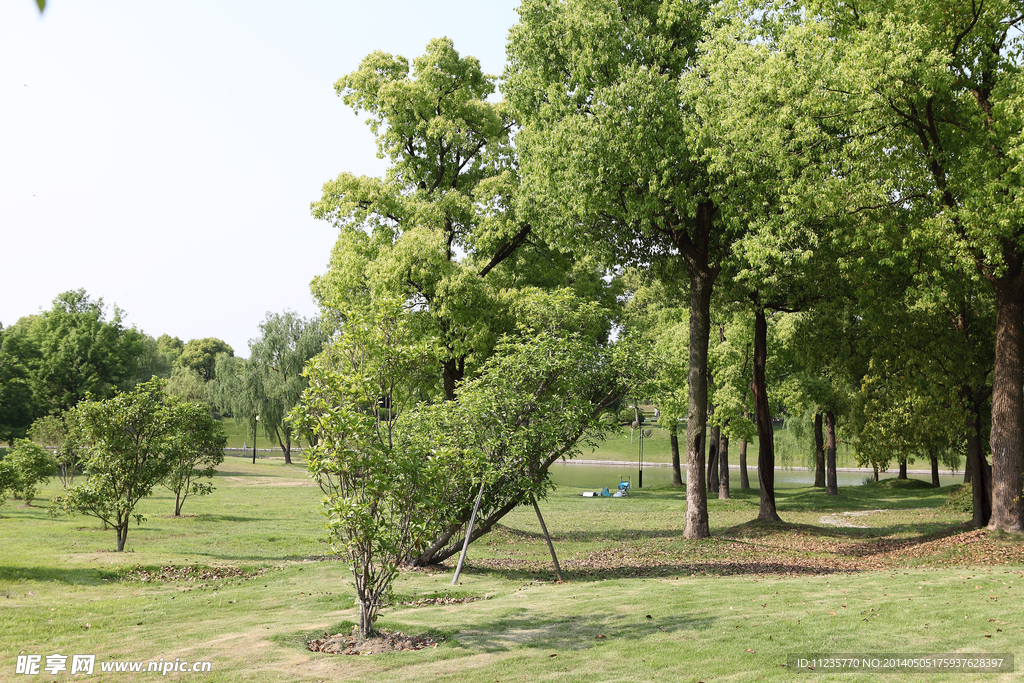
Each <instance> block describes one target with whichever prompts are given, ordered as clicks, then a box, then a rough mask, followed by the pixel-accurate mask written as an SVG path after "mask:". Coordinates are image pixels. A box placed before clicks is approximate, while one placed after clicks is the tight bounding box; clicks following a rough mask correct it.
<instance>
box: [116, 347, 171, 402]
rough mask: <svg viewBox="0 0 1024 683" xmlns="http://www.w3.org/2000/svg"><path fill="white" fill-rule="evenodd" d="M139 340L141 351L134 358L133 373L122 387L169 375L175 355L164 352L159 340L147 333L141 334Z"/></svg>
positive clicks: (164, 377) (129, 386) (165, 377)
mask: <svg viewBox="0 0 1024 683" xmlns="http://www.w3.org/2000/svg"><path fill="white" fill-rule="evenodd" d="M164 336H166V335H164ZM141 342H142V353H141V354H140V355H139V357H138V359H137V360H136V369H135V374H134V375H133V376H132V377H131V378H130V379H128V380H127V382H125V383H124V386H122V388H123V389H129V388H131V387H133V386H135V385H136V384H141V383H142V382H148V381H149V380H151V379H153V378H154V377H160V378H161V379H167V378H168V377H170V376H171V369H172V367H173V364H174V358H175V357H174V356H171V355H169V354H168V353H166V352H165V351H164V349H163V348H161V346H160V342H159V341H158V340H156V339H153V338H152V337H150V336H149V335H148V334H144V335H142V339H141Z"/></svg>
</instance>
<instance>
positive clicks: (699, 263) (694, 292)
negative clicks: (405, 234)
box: [503, 0, 743, 538]
mask: <svg viewBox="0 0 1024 683" xmlns="http://www.w3.org/2000/svg"><path fill="white" fill-rule="evenodd" d="M709 11H710V3H705V2H693V3H681V2H678V3H677V2H670V3H666V2H660V1H655V0H651V1H647V2H614V1H611V0H570V1H567V2H559V3H552V2H547V1H546V0H527V1H526V2H524V3H523V4H522V6H521V7H520V8H519V18H520V23H519V24H518V25H517V26H515V27H514V28H513V29H512V32H511V34H510V39H509V49H508V57H509V66H508V68H507V71H506V75H505V85H504V86H503V90H504V91H505V93H506V94H507V96H508V97H509V100H510V102H511V103H512V106H513V107H514V108H515V110H516V115H517V117H519V118H520V120H521V123H522V126H523V127H522V130H521V131H520V132H519V133H518V134H517V137H516V144H517V149H518V151H519V154H520V160H521V161H520V164H521V171H520V172H521V174H522V177H523V191H522V193H521V194H520V197H521V198H522V202H521V204H520V209H519V211H520V214H521V215H523V216H524V217H526V218H527V219H528V220H530V221H531V223H532V224H534V225H536V226H537V229H538V230H539V231H541V232H542V234H544V235H545V237H547V238H548V239H551V240H552V241H553V242H555V243H556V244H560V245H564V246H571V247H572V248H575V249H589V250H591V252H592V253H594V254H595V255H596V256H599V257H600V258H601V259H602V260H603V262H604V263H606V264H609V265H611V264H622V265H634V266H637V267H647V266H648V265H649V264H651V263H652V262H662V263H664V262H674V263H676V264H679V265H680V266H681V267H682V269H684V270H685V272H686V273H687V277H688V280H689V325H690V330H689V371H688V382H687V386H688V392H689V397H688V403H689V406H688V422H687V425H688V426H687V437H686V460H687V484H688V485H687V489H686V491H687V507H686V525H685V531H684V534H685V536H686V537H687V538H702V537H706V536H708V535H709V533H710V532H709V526H708V516H707V496H706V492H705V474H704V447H705V436H706V434H705V432H706V421H707V408H708V403H707V392H708V376H707V361H708V340H709V335H710V332H711V314H710V304H711V295H712V292H713V289H714V286H715V283H716V281H717V280H718V276H719V274H720V273H721V271H722V267H723V264H724V261H725V259H726V258H727V256H728V254H729V252H730V248H731V245H732V243H733V241H734V239H735V237H736V235H737V234H739V233H741V232H742V230H743V226H742V225H739V224H737V223H732V222H730V221H729V220H727V213H725V212H726V211H727V209H728V206H727V203H723V198H724V195H723V193H722V187H723V186H721V185H720V184H719V181H720V180H722V178H720V177H717V176H716V175H715V174H714V173H712V172H711V170H710V169H709V167H708V165H707V164H706V163H705V162H704V159H703V157H704V148H705V146H707V145H709V144H712V145H713V144H715V142H714V140H712V139H708V138H707V137H705V135H704V127H705V124H706V122H705V121H704V120H703V118H702V116H701V113H700V111H699V110H698V108H696V107H695V105H694V98H695V97H696V96H697V94H698V92H699V90H700V89H701V88H702V87H703V84H701V83H700V82H698V81H695V80H693V79H691V78H689V77H688V75H689V74H690V72H691V71H692V70H693V68H694V66H695V65H696V63H697V60H698V46H699V44H700V41H701V39H702V38H703V37H704V35H705V20H706V19H707V18H708V16H709Z"/></svg>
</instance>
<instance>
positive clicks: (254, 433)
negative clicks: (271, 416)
mask: <svg viewBox="0 0 1024 683" xmlns="http://www.w3.org/2000/svg"><path fill="white" fill-rule="evenodd" d="M259 426H260V416H259V415H257V416H256V419H255V420H253V423H252V464H253V465H255V464H256V428H257V427H259Z"/></svg>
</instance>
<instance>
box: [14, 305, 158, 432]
mask: <svg viewBox="0 0 1024 683" xmlns="http://www.w3.org/2000/svg"><path fill="white" fill-rule="evenodd" d="M106 310H107V309H106V306H105V305H104V304H103V300H102V299H96V300H95V301H94V300H92V299H90V298H89V296H88V295H87V294H86V292H85V290H84V289H79V290H75V291H68V292H64V293H62V294H60V295H58V296H57V298H56V299H54V300H53V307H52V308H51V309H50V310H48V311H44V312H42V313H40V314H39V316H37V317H36V318H35V319H34V320H33V321H32V323H31V325H30V327H29V329H28V337H29V340H30V342H31V343H32V344H33V345H34V347H35V349H36V352H37V354H38V355H37V356H36V357H35V358H34V359H33V361H32V363H31V368H32V382H33V385H34V387H35V392H36V396H37V398H38V399H39V400H40V402H41V403H42V406H43V408H44V409H45V411H46V412H54V411H62V410H67V409H68V408H71V407H72V406H74V405H75V404H77V403H78V402H79V401H81V400H83V399H84V398H85V396H86V395H87V394H89V395H92V396H94V397H97V398H107V397H109V396H112V395H113V394H114V391H115V390H116V388H117V387H118V386H121V385H122V384H124V383H126V382H128V380H130V379H131V378H132V377H133V376H134V375H135V373H136V369H137V368H138V359H139V358H140V356H142V355H143V354H144V353H145V345H144V344H143V341H142V334H141V333H140V332H138V331H137V330H135V329H134V328H130V329H129V328H126V327H125V326H124V324H123V323H122V318H123V313H122V311H121V310H120V309H119V308H117V307H116V306H115V307H114V309H113V314H112V316H111V318H110V319H109V320H107V318H106Z"/></svg>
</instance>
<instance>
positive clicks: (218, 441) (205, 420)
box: [161, 399, 227, 517]
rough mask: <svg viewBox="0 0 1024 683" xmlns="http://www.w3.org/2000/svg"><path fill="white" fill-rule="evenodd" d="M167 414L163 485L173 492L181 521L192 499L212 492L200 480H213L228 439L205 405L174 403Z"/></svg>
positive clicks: (176, 515)
mask: <svg viewBox="0 0 1024 683" xmlns="http://www.w3.org/2000/svg"><path fill="white" fill-rule="evenodd" d="M164 410H165V414H166V420H167V425H166V429H167V435H166V436H165V441H164V445H163V448H164V456H163V457H164V458H165V459H166V460H167V461H168V463H169V465H170V471H169V472H168V473H167V476H166V477H165V478H164V479H163V481H162V482H161V483H162V484H163V485H164V486H165V487H166V488H167V489H169V490H171V491H172V492H174V516H175V517H179V516H180V515H181V508H182V507H183V506H184V505H185V499H186V498H188V497H189V496H190V495H194V496H206V495H209V494H210V493H212V492H213V486H212V485H210V484H207V483H203V482H201V481H199V480H201V479H212V478H213V475H214V473H215V471H216V467H217V465H219V464H220V463H222V462H224V446H225V445H226V443H227V439H226V437H225V436H224V432H223V430H222V429H221V426H220V423H219V422H218V421H217V420H215V419H214V418H213V416H212V415H210V407H209V406H208V405H206V404H205V403H198V402H191V401H188V400H182V399H172V400H170V401H168V402H167V404H166V406H165V408H164Z"/></svg>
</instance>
